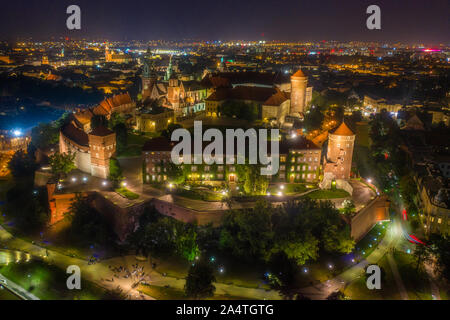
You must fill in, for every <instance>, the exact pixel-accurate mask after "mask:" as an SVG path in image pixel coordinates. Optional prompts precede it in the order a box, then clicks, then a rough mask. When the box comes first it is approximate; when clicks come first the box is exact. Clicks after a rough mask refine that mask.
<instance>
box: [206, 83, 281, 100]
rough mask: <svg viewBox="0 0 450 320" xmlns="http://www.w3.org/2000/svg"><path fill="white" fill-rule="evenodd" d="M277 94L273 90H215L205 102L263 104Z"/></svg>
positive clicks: (241, 87)
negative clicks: (227, 101) (251, 102)
mask: <svg viewBox="0 0 450 320" xmlns="http://www.w3.org/2000/svg"><path fill="white" fill-rule="evenodd" d="M277 92H278V90H277V89H274V88H265V87H247V86H237V87H234V88H233V89H225V88H223V89H217V90H216V92H214V93H212V94H211V95H210V96H209V97H208V98H207V99H206V100H209V101H222V100H250V101H257V102H265V101H267V99H269V98H270V97H271V96H273V95H274V94H275V93H277Z"/></svg>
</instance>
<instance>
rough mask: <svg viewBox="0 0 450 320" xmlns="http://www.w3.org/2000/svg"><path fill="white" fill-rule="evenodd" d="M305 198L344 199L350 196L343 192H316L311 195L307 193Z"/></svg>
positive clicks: (338, 190)
mask: <svg viewBox="0 0 450 320" xmlns="http://www.w3.org/2000/svg"><path fill="white" fill-rule="evenodd" d="M305 197H309V198H311V199H314V200H321V199H338V198H346V197H350V194H349V193H348V192H347V191H345V190H340V189H337V190H316V191H313V192H311V193H308V194H307V195H306V196H305Z"/></svg>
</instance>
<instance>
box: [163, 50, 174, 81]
mask: <svg viewBox="0 0 450 320" xmlns="http://www.w3.org/2000/svg"><path fill="white" fill-rule="evenodd" d="M172 57H173V55H171V56H170V60H169V65H168V66H167V70H166V76H165V77H164V80H166V81H169V80H170V77H171V76H172Z"/></svg>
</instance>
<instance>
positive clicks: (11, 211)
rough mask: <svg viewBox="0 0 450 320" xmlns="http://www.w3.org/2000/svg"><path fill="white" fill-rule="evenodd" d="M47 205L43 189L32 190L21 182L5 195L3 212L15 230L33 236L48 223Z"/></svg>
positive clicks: (30, 186) (26, 182)
mask: <svg viewBox="0 0 450 320" xmlns="http://www.w3.org/2000/svg"><path fill="white" fill-rule="evenodd" d="M47 204H48V198H47V192H46V189H45V188H34V186H33V184H32V183H30V182H29V181H21V182H17V183H16V184H15V185H14V187H12V188H11V189H10V190H8V192H7V193H6V204H5V207H4V212H5V214H6V215H7V216H8V217H9V218H10V219H12V220H13V221H14V224H15V227H16V228H17V230H20V232H22V233H25V234H32V235H34V234H35V233H36V232H37V231H40V230H42V229H43V228H44V226H45V223H46V222H47V221H48V215H47Z"/></svg>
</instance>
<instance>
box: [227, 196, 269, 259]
mask: <svg viewBox="0 0 450 320" xmlns="http://www.w3.org/2000/svg"><path fill="white" fill-rule="evenodd" d="M271 217H272V207H271V206H270V204H268V203H266V202H257V203H256V205H255V208H254V209H245V210H231V211H229V212H227V213H226V214H225V215H224V217H223V224H222V232H221V235H220V246H221V248H223V249H228V250H230V251H231V252H232V253H233V254H234V255H235V256H236V257H240V258H243V259H252V258H253V259H255V258H256V259H267V258H268V257H269V256H270V248H271V242H272V239H273V230H272V221H271Z"/></svg>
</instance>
